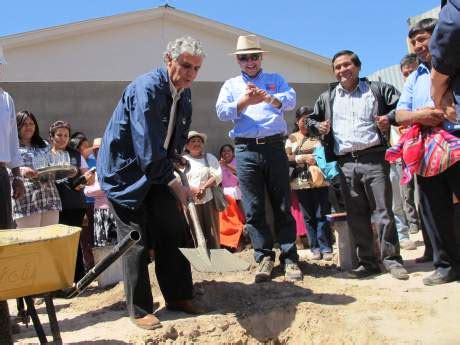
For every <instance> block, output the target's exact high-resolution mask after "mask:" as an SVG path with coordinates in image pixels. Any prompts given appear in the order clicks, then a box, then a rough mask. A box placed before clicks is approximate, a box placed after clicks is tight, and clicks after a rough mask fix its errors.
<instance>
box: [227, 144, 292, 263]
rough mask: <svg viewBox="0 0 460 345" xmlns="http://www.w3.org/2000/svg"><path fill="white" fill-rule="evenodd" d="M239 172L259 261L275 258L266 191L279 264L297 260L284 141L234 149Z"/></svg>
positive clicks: (245, 206)
mask: <svg viewBox="0 0 460 345" xmlns="http://www.w3.org/2000/svg"><path fill="white" fill-rule="evenodd" d="M235 156H236V164H237V173H238V178H239V181H240V188H241V192H242V200H243V208H244V212H245V215H246V229H247V231H248V233H249V236H250V237H251V241H252V246H253V247H254V257H255V260H256V262H260V261H261V260H262V259H263V257H264V256H270V257H271V258H272V259H274V258H275V252H274V251H273V244H274V238H273V236H272V233H271V231H270V228H269V227H268V224H267V222H266V220H265V189H266V190H267V193H268V197H269V199H270V202H271V205H272V208H273V215H274V222H275V234H276V236H277V240H278V242H279V244H280V247H281V255H280V261H281V262H284V261H285V262H286V263H292V262H297V261H298V255H297V248H296V246H295V240H296V228H295V221H294V218H293V217H292V215H291V211H290V209H291V194H290V193H291V189H290V186H289V163H288V159H287V156H286V152H285V150H284V144H283V142H281V141H280V142H276V143H270V144H262V145H257V144H255V143H254V144H238V145H236V147H235Z"/></svg>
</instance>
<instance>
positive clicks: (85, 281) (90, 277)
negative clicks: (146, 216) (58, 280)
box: [65, 230, 141, 298]
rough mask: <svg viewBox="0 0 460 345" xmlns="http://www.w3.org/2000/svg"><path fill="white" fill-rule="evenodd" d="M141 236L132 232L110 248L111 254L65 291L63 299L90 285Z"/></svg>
mask: <svg viewBox="0 0 460 345" xmlns="http://www.w3.org/2000/svg"><path fill="white" fill-rule="evenodd" d="M140 238H141V234H140V233H139V232H138V231H136V230H132V231H131V232H130V233H129V234H127V235H126V236H125V237H123V238H122V239H121V241H120V242H119V243H118V244H117V245H116V246H115V247H113V248H112V250H111V252H110V253H109V254H107V255H106V256H105V257H104V258H103V259H102V260H101V261H100V262H98V263H97V264H96V265H95V266H94V267H93V268H91V269H90V270H89V271H88V273H86V274H85V276H84V277H83V278H81V279H80V280H79V281H78V282H77V283H76V284H75V285H74V286H73V287H72V288H70V289H68V290H66V296H65V298H73V297H76V296H78V295H79V294H80V293H82V292H83V291H84V290H85V289H86V287H87V286H88V285H89V284H91V282H92V281H94V279H96V278H97V277H98V276H99V275H100V274H101V273H102V272H104V271H105V269H107V267H109V266H110V265H111V264H113V263H114V262H115V260H117V259H118V258H119V257H120V256H122V255H123V254H124V253H126V252H127V251H128V250H129V248H131V246H132V245H134V244H135V243H136V242H138V241H139V240H140Z"/></svg>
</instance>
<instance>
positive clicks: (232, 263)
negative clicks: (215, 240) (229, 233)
mask: <svg viewBox="0 0 460 345" xmlns="http://www.w3.org/2000/svg"><path fill="white" fill-rule="evenodd" d="M179 250H180V251H181V253H182V254H183V255H184V256H185V257H186V258H187V260H188V261H190V264H191V265H192V266H193V268H194V269H195V270H197V271H198V272H235V271H245V270H247V269H248V268H249V264H248V263H247V262H246V261H244V260H242V259H240V258H239V257H237V256H235V255H232V254H231V253H230V252H229V251H228V250H226V249H211V250H209V251H206V250H203V249H202V248H179Z"/></svg>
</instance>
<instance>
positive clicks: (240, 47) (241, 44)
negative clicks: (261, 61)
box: [232, 35, 268, 55]
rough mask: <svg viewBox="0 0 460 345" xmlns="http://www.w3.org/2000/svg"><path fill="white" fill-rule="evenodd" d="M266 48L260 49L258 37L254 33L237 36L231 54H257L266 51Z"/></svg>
mask: <svg viewBox="0 0 460 345" xmlns="http://www.w3.org/2000/svg"><path fill="white" fill-rule="evenodd" d="M267 52H268V51H267V50H262V47H261V46H260V41H259V38H258V37H257V36H256V35H247V36H239V37H238V42H237V43H236V51H235V52H234V53H232V55H239V54H251V53H254V54H257V53H267Z"/></svg>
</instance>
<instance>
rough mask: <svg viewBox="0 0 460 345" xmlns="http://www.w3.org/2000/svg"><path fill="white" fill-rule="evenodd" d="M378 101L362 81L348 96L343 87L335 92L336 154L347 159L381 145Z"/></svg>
mask: <svg viewBox="0 0 460 345" xmlns="http://www.w3.org/2000/svg"><path fill="white" fill-rule="evenodd" d="M377 108H378V107H377V100H376V99H375V97H374V95H373V93H372V91H371V89H370V88H369V86H368V85H367V84H366V83H365V82H364V81H362V80H360V81H359V83H358V85H357V87H356V88H355V89H354V90H353V91H351V92H348V91H347V90H345V89H344V88H343V87H342V85H340V84H339V85H338V86H337V87H336V89H335V98H334V105H333V108H332V111H333V114H334V121H333V122H332V131H333V135H334V152H335V154H336V155H344V154H347V153H350V152H352V151H360V150H364V149H367V148H369V147H372V146H376V145H379V144H380V137H379V134H378V128H377V125H376V123H375V119H374V117H375V116H376V115H377Z"/></svg>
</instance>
